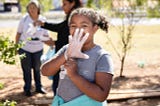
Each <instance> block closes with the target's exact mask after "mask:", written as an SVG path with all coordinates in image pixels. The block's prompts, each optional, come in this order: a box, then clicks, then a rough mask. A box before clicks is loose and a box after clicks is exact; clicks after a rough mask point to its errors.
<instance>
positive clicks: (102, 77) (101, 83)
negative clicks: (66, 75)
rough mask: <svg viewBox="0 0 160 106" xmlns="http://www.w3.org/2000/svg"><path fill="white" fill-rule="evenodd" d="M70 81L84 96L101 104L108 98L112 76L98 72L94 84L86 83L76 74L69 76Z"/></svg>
mask: <svg viewBox="0 0 160 106" xmlns="http://www.w3.org/2000/svg"><path fill="white" fill-rule="evenodd" d="M70 79H71V80H72V82H73V83H74V84H75V85H76V86H77V87H78V88H79V89H80V90H81V91H82V92H83V93H84V94H86V95H87V96H89V97H91V98H93V99H95V100H97V101H100V102H103V101H104V100H106V99H107V97H108V94H109V91H110V87H111V82H112V75H111V74H108V73H102V72H98V73H96V80H95V83H91V82H89V81H87V80H86V79H85V78H83V77H82V76H80V75H78V74H76V75H72V76H70Z"/></svg>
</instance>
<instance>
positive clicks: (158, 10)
mask: <svg viewBox="0 0 160 106" xmlns="http://www.w3.org/2000/svg"><path fill="white" fill-rule="evenodd" d="M147 16H148V17H149V18H154V17H156V18H160V6H155V7H154V8H148V9H147Z"/></svg>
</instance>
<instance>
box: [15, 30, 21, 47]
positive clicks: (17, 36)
mask: <svg viewBox="0 0 160 106" xmlns="http://www.w3.org/2000/svg"><path fill="white" fill-rule="evenodd" d="M20 36H21V33H19V32H17V34H16V37H15V44H18V42H19V39H20Z"/></svg>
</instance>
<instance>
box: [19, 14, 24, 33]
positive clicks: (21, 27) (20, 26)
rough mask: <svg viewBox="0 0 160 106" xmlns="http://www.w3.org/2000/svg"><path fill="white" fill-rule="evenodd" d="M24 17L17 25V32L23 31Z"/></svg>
mask: <svg viewBox="0 0 160 106" xmlns="http://www.w3.org/2000/svg"><path fill="white" fill-rule="evenodd" d="M24 19H25V18H24V17H23V18H22V19H21V20H20V22H19V25H18V29H17V32H18V33H23V25H24Z"/></svg>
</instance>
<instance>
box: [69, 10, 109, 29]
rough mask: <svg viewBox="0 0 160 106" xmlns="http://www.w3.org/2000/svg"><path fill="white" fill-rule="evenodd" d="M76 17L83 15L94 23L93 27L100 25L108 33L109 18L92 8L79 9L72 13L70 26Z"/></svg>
mask: <svg viewBox="0 0 160 106" xmlns="http://www.w3.org/2000/svg"><path fill="white" fill-rule="evenodd" d="M74 15H83V16H86V17H88V18H89V20H90V21H91V22H92V23H93V25H98V26H99V27H100V28H101V29H102V30H104V31H105V32H108V21H107V18H106V17H105V16H103V15H101V14H100V13H98V12H97V11H95V10H93V9H91V8H78V9H75V10H73V11H72V12H71V14H70V17H69V19H68V24H70V21H71V18H72V17H73V16H74Z"/></svg>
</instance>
